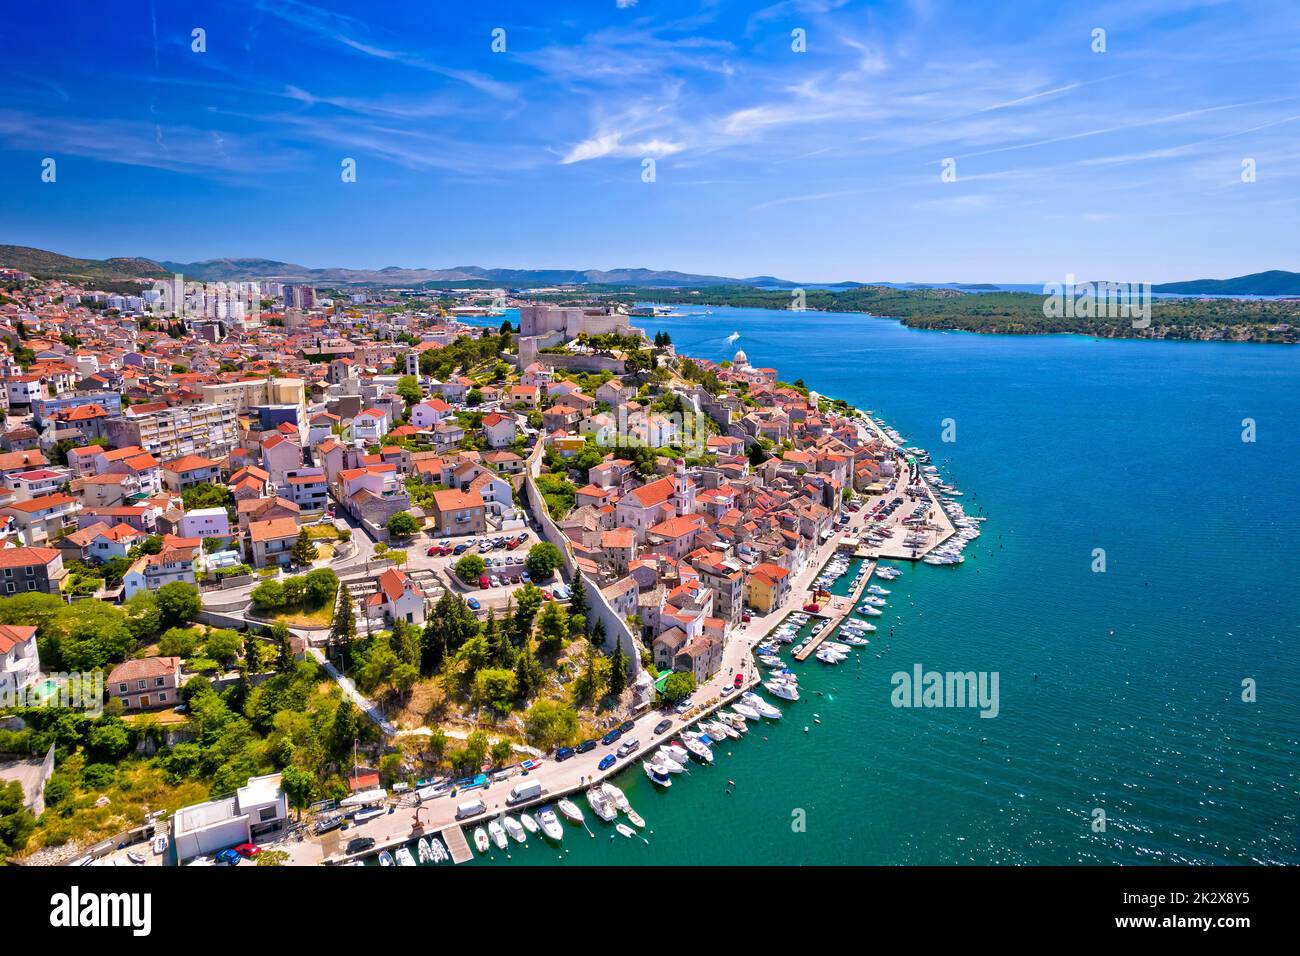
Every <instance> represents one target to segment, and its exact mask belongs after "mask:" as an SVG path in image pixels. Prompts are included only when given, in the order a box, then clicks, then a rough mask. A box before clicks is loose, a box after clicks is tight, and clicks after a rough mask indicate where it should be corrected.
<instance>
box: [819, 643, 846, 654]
mask: <svg viewBox="0 0 1300 956" xmlns="http://www.w3.org/2000/svg"><path fill="white" fill-rule="evenodd" d="M822 647H829V648H831V649H833V650H837V651H839V652H840V653H841V654H847V653H848V652H849V651H851V650H853V648H851V647H849V645H847V644H841V643H840V642H839V641H823V642H822Z"/></svg>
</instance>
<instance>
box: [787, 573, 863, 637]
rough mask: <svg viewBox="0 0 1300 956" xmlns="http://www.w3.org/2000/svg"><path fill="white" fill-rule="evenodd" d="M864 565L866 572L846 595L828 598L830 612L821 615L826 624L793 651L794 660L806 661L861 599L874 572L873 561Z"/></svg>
mask: <svg viewBox="0 0 1300 956" xmlns="http://www.w3.org/2000/svg"><path fill="white" fill-rule="evenodd" d="M864 567H865V568H866V573H865V574H863V575H862V581H861V582H860V583H859V584H858V586H857V587H855V588H854V589H853V590H852V591H851V592H849V594H848V596H847V597H832V598H831V599H830V607H829V608H828V610H829V611H830V612H831V613H829V614H824V615H821V617H822V618H823V620H825V621H826V622H827V624H826V626H825V627H823V628H822V629H821V631H820V632H819V633H818V634H817V636H816V637H814V638H813V639H812V640H810V641H809V642H808V643H807V644H805V645H804V646H803V650H800V651H795V652H794V654H793V655H792V656H793V657H794V659H795V660H796V661H806V660H807V659H808V658H810V657H812V655H813V654H815V653H816V652H817V648H818V647H820V646H821V643H822V641H824V640H826V638H828V637H829V636H830V635H831V632H832V631H834V630H835V629H836V628H838V627H839V626H840V624H841V622H843V620H844V619H845V618H846V617H848V616H849V615H850V614H852V613H853V609H854V608H855V607H857V604H858V601H859V600H861V599H862V592H863V590H864V589H865V588H866V586H867V585H868V584H870V583H871V576H872V575H873V574H875V573H876V562H875V561H868V562H867V564H866V565H864Z"/></svg>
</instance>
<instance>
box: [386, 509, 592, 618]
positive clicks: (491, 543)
mask: <svg viewBox="0 0 1300 956" xmlns="http://www.w3.org/2000/svg"><path fill="white" fill-rule="evenodd" d="M512 542H513V547H512V546H511V544H512ZM537 542H538V537H537V534H536V533H535V532H534V531H532V530H529V529H524V528H521V529H515V530H510V531H505V532H501V533H497V534H492V533H488V534H485V535H452V536H447V535H438V536H432V535H426V536H425V537H423V538H422V539H421V540H420V543H419V544H418V545H417V544H413V545H412V546H411V548H410V550H409V551H408V552H407V553H408V558H407V571H408V573H410V574H411V575H412V576H415V574H416V573H418V571H419V570H421V569H423V570H427V571H431V572H433V573H434V574H436V575H437V577H438V578H439V579H440V580H441V583H442V584H443V585H444V586H448V587H450V589H451V590H453V591H455V592H456V593H458V594H460V595H462V596H463V597H464V598H465V599H466V600H467V601H468V602H469V604H470V607H471V608H473V609H474V610H475V611H476V612H480V613H486V612H487V611H488V609H489V608H496V609H501V608H504V607H505V605H506V603H507V602H508V601H509V600H510V598H511V596H512V595H513V593H514V592H515V591H516V590H518V589H519V588H521V587H523V586H524V585H525V584H529V583H531V584H535V585H536V586H537V587H539V588H541V589H542V590H543V592H545V593H547V594H549V595H550V596H551V598H553V599H555V600H559V601H565V600H567V599H568V596H569V595H568V589H567V587H566V586H565V584H564V582H563V580H562V578H561V576H560V574H559V573H556V574H553V575H551V577H550V578H549V579H547V580H545V581H532V580H531V576H530V575H529V574H528V570H527V568H526V567H525V566H524V560H525V559H526V558H527V557H528V549H529V548H531V547H532V546H533V545H535V544H537ZM467 554H476V555H478V556H479V557H480V558H482V559H483V563H484V565H485V566H486V567H485V573H484V574H483V576H482V578H480V580H479V581H478V582H476V583H466V582H464V581H461V580H460V579H459V578H458V577H457V576H456V572H455V570H454V568H455V566H456V562H457V561H459V560H460V559H461V558H463V557H464V556H465V555H467ZM484 584H486V587H485V586H484ZM475 605H477V606H475Z"/></svg>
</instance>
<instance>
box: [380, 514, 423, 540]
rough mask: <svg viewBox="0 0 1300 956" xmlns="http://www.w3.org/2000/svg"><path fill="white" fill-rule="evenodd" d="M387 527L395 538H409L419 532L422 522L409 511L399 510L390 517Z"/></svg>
mask: <svg viewBox="0 0 1300 956" xmlns="http://www.w3.org/2000/svg"><path fill="white" fill-rule="evenodd" d="M387 528H388V533H389V534H390V535H392V536H393V537H395V538H409V537H411V536H412V535H415V534H418V533H419V531H420V522H419V521H417V520H416V518H415V516H414V515H412V514H411V513H410V512H409V511H399V512H397V514H395V515H393V516H392V517H391V518H389V519H388V525H387Z"/></svg>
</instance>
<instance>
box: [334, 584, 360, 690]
mask: <svg viewBox="0 0 1300 956" xmlns="http://www.w3.org/2000/svg"><path fill="white" fill-rule="evenodd" d="M356 637H357V619H356V611H355V610H354V609H353V607H352V593H351V592H350V591H349V590H348V589H347V588H340V589H339V604H338V607H337V608H336V609H335V611H334V623H333V624H332V625H331V627H330V637H329V643H330V646H329V648H328V650H329V652H330V653H331V654H337V655H338V658H339V660H340V661H341V662H342V667H343V670H344V671H347V670H349V669H350V668H351V667H352V644H353V642H354V641H355V640H356Z"/></svg>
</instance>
